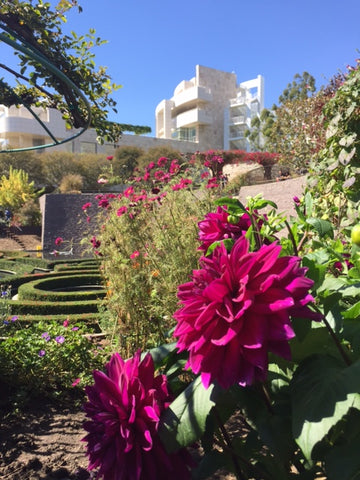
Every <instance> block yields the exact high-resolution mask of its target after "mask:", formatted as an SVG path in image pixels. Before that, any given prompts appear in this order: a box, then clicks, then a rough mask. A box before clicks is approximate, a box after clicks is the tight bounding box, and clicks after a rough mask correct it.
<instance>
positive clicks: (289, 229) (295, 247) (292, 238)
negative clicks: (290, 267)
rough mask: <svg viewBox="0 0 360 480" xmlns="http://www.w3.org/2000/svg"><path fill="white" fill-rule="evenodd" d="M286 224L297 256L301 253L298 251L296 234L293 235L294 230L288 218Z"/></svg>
mask: <svg viewBox="0 0 360 480" xmlns="http://www.w3.org/2000/svg"><path fill="white" fill-rule="evenodd" d="M285 225H286V228H287V229H288V232H289V237H290V240H291V243H292V245H293V249H294V255H295V256H296V257H297V256H298V254H299V252H298V249H297V245H296V242H295V238H294V235H293V233H292V231H291V228H290V225H289V222H288V221H287V220H285Z"/></svg>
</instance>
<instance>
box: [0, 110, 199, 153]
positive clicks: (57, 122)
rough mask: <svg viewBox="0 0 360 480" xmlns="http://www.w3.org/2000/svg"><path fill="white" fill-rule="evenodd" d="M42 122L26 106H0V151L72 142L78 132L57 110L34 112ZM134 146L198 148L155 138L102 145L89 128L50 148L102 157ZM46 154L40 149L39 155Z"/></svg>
mask: <svg viewBox="0 0 360 480" xmlns="http://www.w3.org/2000/svg"><path fill="white" fill-rule="evenodd" d="M32 110H33V111H34V113H36V115H37V117H38V118H39V120H40V122H38V121H37V120H36V119H35V118H34V116H33V115H32V114H31V113H30V112H29V110H27V108H25V107H24V106H19V107H16V106H12V107H5V106H4V105H0V150H11V149H24V148H33V147H41V146H42V145H49V144H52V143H53V140H52V138H51V136H50V134H49V132H51V134H52V135H53V136H54V137H55V138H56V140H57V141H58V142H61V141H63V140H65V139H69V138H70V137H73V136H74V134H76V132H77V131H76V130H72V129H70V130H68V129H67V128H66V125H65V122H64V120H63V119H62V115H61V113H60V112H58V111H57V110H55V109H51V108H49V109H43V108H34V107H33V108H32ZM124 145H126V146H134V147H139V148H142V149H144V150H148V149H149V148H153V147H161V146H166V147H171V148H173V149H175V150H179V151H180V152H182V153H188V152H194V151H196V150H197V149H198V145H197V144H196V143H193V142H187V141H181V142H179V141H176V140H174V139H171V140H168V139H158V138H155V137H149V136H143V135H132V134H123V135H122V136H121V138H120V139H119V140H118V141H117V142H116V143H115V144H114V143H109V142H105V143H104V144H102V145H101V144H99V142H98V141H97V134H96V131H95V130H94V129H92V128H89V129H88V130H86V131H85V132H84V133H82V134H81V135H80V136H77V137H75V138H73V139H71V140H70V141H66V142H65V143H61V144H58V145H56V146H54V147H51V149H50V151H53V150H61V151H66V152H72V153H99V154H105V155H111V154H112V153H113V152H114V149H116V148H118V147H120V146H124ZM44 150H47V149H43V148H40V149H38V150H37V151H38V152H39V153H41V152H43V151H44Z"/></svg>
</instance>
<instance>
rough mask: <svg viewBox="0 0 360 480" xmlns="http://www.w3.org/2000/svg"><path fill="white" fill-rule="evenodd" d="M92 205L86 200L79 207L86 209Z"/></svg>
mask: <svg viewBox="0 0 360 480" xmlns="http://www.w3.org/2000/svg"><path fill="white" fill-rule="evenodd" d="M91 206H92V203H90V202H87V203H84V205H83V206H82V207H81V208H82V209H83V210H87V209H88V208H90V207H91Z"/></svg>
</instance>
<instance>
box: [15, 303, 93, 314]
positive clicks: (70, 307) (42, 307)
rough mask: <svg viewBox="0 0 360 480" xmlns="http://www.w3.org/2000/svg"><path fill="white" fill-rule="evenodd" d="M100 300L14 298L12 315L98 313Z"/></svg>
mask: <svg viewBox="0 0 360 480" xmlns="http://www.w3.org/2000/svg"><path fill="white" fill-rule="evenodd" d="M98 305H99V301H98V300H86V301H77V302H39V301H31V300H14V301H13V302H12V303H11V315H27V314H28V315H60V314H63V315H71V314H81V313H84V314H85V313H97V312H98Z"/></svg>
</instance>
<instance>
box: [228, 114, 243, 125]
mask: <svg viewBox="0 0 360 480" xmlns="http://www.w3.org/2000/svg"><path fill="white" fill-rule="evenodd" d="M229 123H230V124H231V125H239V124H240V125H241V124H243V123H246V116H245V115H237V116H236V117H230V120H229Z"/></svg>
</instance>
